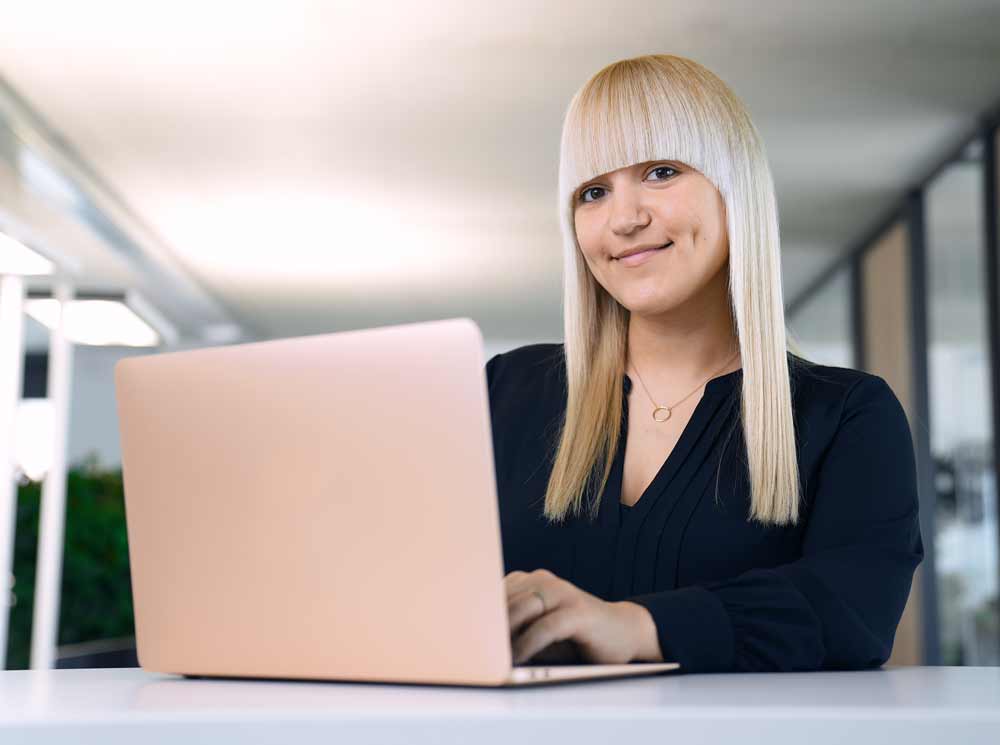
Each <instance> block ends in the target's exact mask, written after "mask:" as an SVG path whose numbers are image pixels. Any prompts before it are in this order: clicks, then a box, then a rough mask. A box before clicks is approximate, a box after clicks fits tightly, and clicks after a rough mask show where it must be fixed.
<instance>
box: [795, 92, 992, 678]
mask: <svg viewBox="0 0 1000 745" xmlns="http://www.w3.org/2000/svg"><path fill="white" fill-rule="evenodd" d="M998 137H1000V102H998V103H997V104H995V105H994V106H993V107H991V108H990V109H989V110H988V111H987V112H986V113H985V114H984V115H983V116H981V117H980V119H979V121H978V122H977V124H976V126H975V127H974V128H972V129H971V131H969V132H968V133H967V134H965V135H964V136H963V137H962V138H960V140H958V141H957V142H956V143H955V144H954V146H953V147H952V148H950V149H949V151H948V152H947V154H946V155H945V157H943V158H941V159H940V160H938V161H937V162H935V163H934V164H933V166H932V167H931V168H929V169H928V170H927V171H926V172H925V173H924V175H923V177H922V178H920V179H918V180H917V182H916V185H915V186H914V187H912V188H911V189H909V190H908V192H907V193H906V195H905V197H904V198H903V199H902V200H901V202H900V203H899V204H897V205H895V206H894V207H893V208H892V209H891V210H889V211H888V212H887V213H886V214H885V215H883V216H882V218H881V219H879V220H878V221H877V223H876V224H875V226H874V227H873V228H872V229H870V230H868V231H867V232H866V234H865V235H863V236H862V237H861V239H860V240H858V241H857V242H856V243H854V244H853V245H852V246H851V248H850V249H849V250H847V251H846V252H844V253H843V254H841V255H840V256H838V257H837V258H836V259H835V260H834V261H832V262H831V263H830V264H829V265H828V266H827V267H826V268H825V269H824V270H823V271H822V272H820V274H819V275H818V276H817V277H816V278H814V279H813V280H812V281H811V282H809V283H808V284H807V285H806V287H805V288H803V289H802V291H800V292H799V293H798V294H797V295H796V296H795V298H793V300H792V301H791V302H790V303H788V305H787V306H786V314H787V315H788V316H792V315H794V314H795V313H796V312H797V311H798V310H799V309H800V308H802V307H803V306H804V305H805V304H806V303H808V302H809V300H811V299H812V297H813V296H814V295H815V294H816V293H817V292H818V291H819V290H821V289H822V288H823V287H824V286H825V285H826V283H827V282H829V281H831V280H832V279H833V277H834V276H835V275H836V274H837V272H839V271H841V270H843V269H845V267H846V268H847V269H848V270H849V271H850V288H851V290H850V291H851V299H850V303H851V335H852V342H853V345H854V362H855V367H856V368H858V369H865V367H866V365H867V359H866V352H865V341H864V334H865V311H864V286H865V285H864V283H865V278H864V271H863V260H864V256H865V254H866V253H867V252H868V251H869V250H871V248H872V247H873V246H875V245H876V243H877V241H878V239H879V238H880V237H881V236H882V235H883V234H884V233H885V232H886V231H888V230H889V229H891V228H892V227H893V226H894V225H895V224H896V223H897V222H899V221H903V222H904V223H905V225H906V226H907V229H908V237H909V248H910V250H909V252H908V257H909V260H908V264H909V267H908V268H909V274H910V279H909V290H910V334H911V360H910V367H911V373H912V380H913V408H914V411H913V415H914V418H915V423H916V425H917V426H915V427H914V428H913V430H914V450H915V451H916V456H917V463H918V473H917V478H918V490H919V494H920V530H921V535H922V537H923V539H924V541H923V542H924V561H923V564H922V572H923V577H924V582H923V583H922V585H921V614H922V618H921V621H922V623H921V626H922V629H923V633H922V635H923V657H924V664H926V665H939V664H940V661H941V643H940V637H939V618H938V615H939V610H938V587H937V572H936V571H935V568H936V556H935V550H934V548H935V537H936V536H935V532H934V528H935V525H934V523H935V519H934V518H935V513H936V508H937V504H936V502H937V499H936V489H935V485H934V465H933V462H932V460H931V452H930V389H929V385H928V383H929V381H928V346H927V341H928V340H927V336H928V329H927V323H928V321H927V294H928V287H927V263H926V261H927V247H926V238H925V232H924V231H925V224H924V194H925V191H926V188H927V186H928V185H929V184H930V183H931V182H932V181H933V180H934V179H935V178H937V176H938V175H940V174H941V172H943V171H944V170H945V169H946V168H948V166H950V165H951V164H952V163H954V162H956V161H959V160H962V159H964V156H965V153H966V150H967V148H968V147H969V145H970V144H971V143H973V142H976V141H980V142H981V144H982V173H983V179H984V181H983V208H984V209H983V216H984V236H983V250H984V261H985V264H984V266H985V272H984V281H985V283H986V286H985V287H984V290H985V292H984V297H985V298H986V303H987V314H988V315H987V346H988V353H989V360H990V393H991V400H992V405H993V409H992V426H993V469H994V474H995V475H997V478H998V482H1000V215H998V198H1000V194H998V183H1000V163H998V159H997V138H998ZM998 542H1000V533H998ZM998 549H1000V545H998ZM998 556H1000V550H998ZM997 574H998V576H1000V562H998V565H997Z"/></svg>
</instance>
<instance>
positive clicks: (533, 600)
mask: <svg viewBox="0 0 1000 745" xmlns="http://www.w3.org/2000/svg"><path fill="white" fill-rule="evenodd" d="M547 603H548V599H546V604H547ZM548 610H551V608H550V607H547V605H546V607H543V606H542V601H541V599H540V598H539V597H538V596H537V595H536V594H535V593H534V592H533V591H531V590H521V591H519V592H515V593H514V594H513V595H509V596H508V597H507V615H508V617H509V619H510V634H511V637H514V636H516V635H517V634H519V633H521V630H522V629H523V628H524V626H525V625H526V624H528V623H530V622H531V621H534V620H535V619H536V618H540V617H541V616H542V615H543V614H544V613H545V612H546V611H548Z"/></svg>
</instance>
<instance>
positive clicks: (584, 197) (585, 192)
mask: <svg viewBox="0 0 1000 745" xmlns="http://www.w3.org/2000/svg"><path fill="white" fill-rule="evenodd" d="M592 191H604V189H602V188H601V187H600V186H591V187H589V188H587V189H584V190H583V191H581V192H580V201H581V202H593V201H594V200H593V199H587V195H588V194H589V193H590V192H592Z"/></svg>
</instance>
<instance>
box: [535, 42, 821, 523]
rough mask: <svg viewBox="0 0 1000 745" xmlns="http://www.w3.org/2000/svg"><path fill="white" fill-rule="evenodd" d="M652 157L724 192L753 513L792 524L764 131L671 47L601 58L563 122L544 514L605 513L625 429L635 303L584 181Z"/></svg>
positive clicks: (775, 245)
mask: <svg viewBox="0 0 1000 745" xmlns="http://www.w3.org/2000/svg"><path fill="white" fill-rule="evenodd" d="M656 160H679V161H681V162H683V163H686V164H687V165H689V166H691V167H693V168H695V169H697V170H698V171H700V172H701V173H702V174H703V175H704V176H705V177H706V178H707V179H708V180H709V181H711V182H712V184H714V185H715V187H716V188H717V189H718V190H719V192H720V193H721V195H722V197H723V200H724V201H725V205H726V220H727V231H728V235H729V254H730V255H729V287H730V311H731V314H732V316H733V318H734V321H735V326H734V331H735V332H736V335H737V337H738V339H739V345H740V354H741V357H742V363H743V376H742V378H743V383H742V396H741V406H740V409H741V411H740V414H741V420H742V424H743V431H744V440H745V442H746V447H747V456H748V462H747V466H748V468H749V484H750V490H751V505H750V515H749V517H748V520H756V521H759V522H761V523H764V524H768V523H770V524H775V525H781V524H787V523H791V524H794V523H796V522H797V520H798V511H799V498H800V487H799V469H798V458H797V454H796V445H795V431H794V420H793V417H792V403H791V385H790V380H789V365H788V357H787V351H791V352H792V353H793V354H795V355H796V356H801V355H800V354H799V346H798V344H797V343H796V342H795V340H794V339H793V338H792V337H791V334H790V333H788V331H787V329H786V327H785V320H784V305H783V301H782V292H781V261H780V241H779V236H778V211H777V204H776V202H775V197H774V184H773V181H772V179H771V171H770V168H769V166H768V163H767V158H766V155H765V152H764V146H763V143H762V141H761V138H760V135H759V134H758V132H757V130H756V128H755V127H754V125H753V122H752V121H751V120H750V116H749V114H748V112H747V110H746V108H745V107H744V105H743V104H742V102H741V101H740V100H739V99H738V98H737V97H736V95H735V94H734V93H733V92H732V91H731V90H730V89H729V87H728V86H727V85H726V84H725V83H724V82H723V81H722V80H721V79H720V78H719V77H717V76H716V75H715V74H714V73H712V72H711V71H710V70H708V69H706V68H705V67H703V66H702V65H700V64H698V63H697V62H694V61H692V60H689V59H686V58H684V57H676V56H673V55H665V54H657V55H646V56H642V57H635V58H633V59H626V60H622V61H619V62H615V63H613V64H611V65H608V66H607V67H605V68H604V69H602V70H600V71H599V72H598V73H596V74H595V75H594V76H593V77H591V78H590V80H588V81H587V82H586V83H585V84H584V85H583V87H582V88H580V90H579V91H577V93H576V95H574V96H573V99H572V100H571V101H570V104H569V107H568V109H567V112H566V117H565V120H564V122H563V131H562V141H561V146H560V160H559V222H560V228H561V231H562V235H563V268H564V273H563V284H564V287H563V289H564V294H563V314H564V319H563V320H564V325H565V342H564V348H565V359H566V379H567V406H566V415H565V418H564V420H563V422H562V430H561V432H560V433H559V434H558V437H557V447H556V451H555V455H554V460H553V468H552V472H551V475H550V477H549V482H548V487H547V489H546V493H545V510H544V515H545V516H546V517H547V518H548V519H549V520H551V521H553V522H561V521H562V520H564V519H565V517H566V516H567V514H568V513H570V512H572V513H573V514H579V513H580V512H581V511H582V510H583V507H584V501H585V499H586V498H588V496H589V502H590V504H589V508H590V514H591V517H592V518H593V517H596V515H597V512H598V507H599V502H600V495H601V494H602V493H603V491H604V488H605V485H606V484H607V480H608V476H609V474H610V472H611V464H612V461H613V460H614V456H615V453H616V449H617V447H618V443H619V438H620V437H621V434H622V433H621V416H622V388H621V385H622V378H623V376H624V374H625V354H626V343H627V338H628V337H627V332H628V317H629V311H628V310H627V309H626V308H624V307H623V306H622V305H621V304H619V303H618V301H617V300H615V299H614V298H613V297H611V295H609V294H608V293H607V291H606V290H605V289H604V288H603V287H602V286H601V285H600V284H599V283H598V282H597V280H596V279H595V278H594V276H593V275H592V274H591V272H590V270H589V269H588V267H587V265H586V262H585V261H584V260H583V257H582V255H581V253H580V246H579V243H578V242H577V239H576V231H575V227H574V206H575V205H574V196H575V191H576V189H577V188H578V187H579V186H580V185H582V184H583V183H584V182H585V181H588V180H590V179H592V178H593V177H594V176H597V175H600V174H604V173H608V172H610V171H613V170H617V169H619V168H623V167H626V166H630V165H632V164H635V163H643V162H647V161H656ZM598 475H599V478H597V476H598ZM716 489H718V483H716Z"/></svg>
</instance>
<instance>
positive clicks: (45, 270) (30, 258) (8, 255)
mask: <svg viewBox="0 0 1000 745" xmlns="http://www.w3.org/2000/svg"><path fill="white" fill-rule="evenodd" d="M0 274H22V275H37V274H52V262H51V261H49V260H48V259H46V258H43V257H42V256H41V255H40V254H38V253H36V252H35V251H32V250H31V249H30V248H28V247H27V246H25V245H24V244H23V243H21V242H20V241H16V240H14V239H13V238H11V237H10V236H9V235H6V234H5V233H0Z"/></svg>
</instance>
